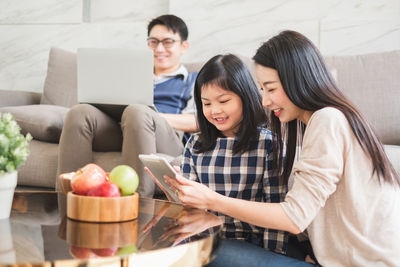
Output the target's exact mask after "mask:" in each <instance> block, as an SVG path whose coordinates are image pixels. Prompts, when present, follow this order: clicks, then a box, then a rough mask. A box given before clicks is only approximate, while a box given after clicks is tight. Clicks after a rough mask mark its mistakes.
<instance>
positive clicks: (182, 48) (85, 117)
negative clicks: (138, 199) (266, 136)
mask: <svg viewBox="0 0 400 267" xmlns="http://www.w3.org/2000/svg"><path fill="white" fill-rule="evenodd" d="M147 33H148V38H147V44H148V46H149V48H150V49H151V50H152V51H153V56H154V105H155V106H156V108H157V110H158V112H155V111H154V110H153V109H152V108H150V107H148V106H145V105H140V104H135V105H129V106H127V107H125V106H120V107H119V109H120V110H121V111H120V112H115V111H116V109H114V110H109V111H106V110H105V109H102V110H100V109H98V108H96V107H94V106H92V105H88V104H79V105H76V106H74V107H72V108H71V110H70V111H69V112H68V114H67V116H66V119H65V122H64V128H63V131H62V134H61V138H60V145H59V157H58V174H60V173H65V172H71V171H76V170H77V169H79V168H80V167H82V166H84V165H85V164H87V163H90V162H93V151H122V164H126V165H130V166H132V167H133V168H134V169H135V170H136V171H137V173H138V174H139V179H140V180H139V189H138V192H139V194H140V195H141V196H143V197H153V194H154V190H155V188H156V185H155V183H154V182H153V180H152V178H151V177H150V176H149V175H148V174H147V173H146V172H145V171H144V170H143V165H142V164H141V162H140V160H139V158H138V155H139V154H153V153H163V154H168V155H171V156H174V157H176V156H178V155H181V154H182V153H183V148H184V147H183V142H182V135H180V134H179V133H182V132H195V131H197V129H198V128H197V124H196V119H195V115H194V101H193V87H194V82H195V79H196V75H197V73H189V72H188V71H187V69H186V68H185V67H184V66H183V65H182V64H181V62H180V59H181V56H182V55H183V54H184V53H185V52H186V51H187V49H188V47H189V43H188V41H187V37H188V29H187V26H186V24H185V22H184V21H183V20H182V19H180V18H179V17H177V16H174V15H162V16H159V17H157V18H155V19H153V20H152V21H150V23H149V24H148V27H147ZM115 108H117V109H118V107H115ZM121 114H122V115H121Z"/></svg>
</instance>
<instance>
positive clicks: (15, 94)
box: [0, 90, 42, 107]
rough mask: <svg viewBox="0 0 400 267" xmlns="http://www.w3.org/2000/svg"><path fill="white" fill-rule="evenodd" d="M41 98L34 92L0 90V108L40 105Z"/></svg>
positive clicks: (39, 94)
mask: <svg viewBox="0 0 400 267" xmlns="http://www.w3.org/2000/svg"><path fill="white" fill-rule="evenodd" d="M41 96H42V94H41V93H36V92H27V91H15V90H0V107H9V106H23V105H35V104H40V98H41Z"/></svg>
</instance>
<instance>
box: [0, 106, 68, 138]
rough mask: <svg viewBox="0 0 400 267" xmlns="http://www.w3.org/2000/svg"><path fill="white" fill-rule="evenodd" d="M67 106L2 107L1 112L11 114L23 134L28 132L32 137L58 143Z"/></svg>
mask: <svg viewBox="0 0 400 267" xmlns="http://www.w3.org/2000/svg"><path fill="white" fill-rule="evenodd" d="M68 110H69V109H68V108H66V107H60V106H54V105H28V106H15V107H2V108H0V112H1V113H5V112H9V113H11V114H13V116H14V118H15V120H16V121H17V123H18V124H19V126H20V127H21V132H22V133H23V134H26V133H30V134H31V135H32V136H33V138H34V139H37V140H40V141H45V142H51V143H58V141H59V140H60V136H61V130H62V127H63V124H64V118H65V115H66V114H67V112H68Z"/></svg>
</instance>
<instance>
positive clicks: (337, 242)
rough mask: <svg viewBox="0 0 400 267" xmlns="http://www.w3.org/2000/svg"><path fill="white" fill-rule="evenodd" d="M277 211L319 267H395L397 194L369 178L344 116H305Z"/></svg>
mask: <svg viewBox="0 0 400 267" xmlns="http://www.w3.org/2000/svg"><path fill="white" fill-rule="evenodd" d="M293 176H294V184H293V187H292V189H291V190H290V191H289V193H288V194H287V196H286V199H285V202H283V203H281V205H282V208H283V209H284V211H285V212H286V214H287V215H288V216H289V217H290V219H291V220H292V221H293V222H294V223H295V224H296V225H297V226H298V227H299V228H300V229H301V230H305V229H307V231H308V234H309V238H310V241H311V244H312V246H313V249H314V253H315V256H316V258H317V259H318V261H319V263H320V264H322V265H323V266H400V190H399V188H397V189H395V187H393V186H391V185H389V184H387V183H383V184H382V185H380V184H379V182H378V179H377V177H376V175H372V165H371V163H370V159H369V158H368V157H367V155H366V154H365V153H364V151H363V150H362V148H361V146H360V145H359V143H358V142H357V140H356V138H355V136H354V134H353V132H352V131H351V128H350V125H349V123H348V121H347V120H346V118H345V116H344V114H343V113H342V112H340V111H339V110H337V109H334V108H324V109H321V110H319V111H316V112H314V114H313V115H312V116H311V118H310V120H309V122H308V124H307V128H306V131H305V135H304V140H303V145H302V151H301V153H300V157H299V160H298V162H296V164H295V165H294V168H293Z"/></svg>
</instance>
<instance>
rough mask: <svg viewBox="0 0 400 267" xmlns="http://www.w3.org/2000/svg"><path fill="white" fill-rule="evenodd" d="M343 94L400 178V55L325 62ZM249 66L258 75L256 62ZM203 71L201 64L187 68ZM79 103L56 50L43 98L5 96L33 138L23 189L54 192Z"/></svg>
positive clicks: (72, 71) (116, 155)
mask: <svg viewBox="0 0 400 267" xmlns="http://www.w3.org/2000/svg"><path fill="white" fill-rule="evenodd" d="M326 61H327V63H328V66H329V68H330V70H331V71H332V73H333V74H334V76H335V77H336V79H337V81H338V83H339V86H340V88H342V89H343V91H344V92H345V94H346V95H348V97H349V98H350V99H351V100H352V101H353V102H354V103H355V105H357V106H358V107H359V108H360V110H361V111H362V113H363V114H364V115H365V117H366V118H367V119H368V120H369V121H370V122H371V124H372V125H373V127H374V128H375V130H376V132H377V133H378V135H379V136H380V138H381V140H382V141H383V143H384V144H385V148H386V150H387V153H388V154H389V157H390V159H391V161H392V163H393V165H394V166H395V169H396V170H397V171H398V172H399V173H400V119H399V118H400V105H399V104H400V103H399V100H400V76H399V75H398V70H400V51H393V52H385V53H377V54H367V55H359V56H335V57H326ZM245 62H246V63H247V64H248V65H249V66H250V68H251V70H252V71H254V66H253V65H252V63H251V60H249V59H248V58H246V59H245ZM185 65H186V66H187V67H188V69H189V70H190V71H198V70H199V69H200V67H201V66H202V63H194V64H185ZM76 103H77V92H76V55H75V53H72V52H68V51H64V50H62V49H58V48H52V49H51V51H50V54H49V62H48V71H47V76H46V80H45V83H44V88H43V94H39V93H32V92H21V91H9V90H8V91H7V90H0V112H11V113H13V114H14V116H15V117H16V119H17V121H18V123H19V124H20V125H21V127H22V129H23V132H30V133H31V134H32V135H33V137H34V139H33V140H32V141H31V143H30V151H31V153H30V156H29V157H28V160H27V161H26V163H25V164H24V165H23V166H22V167H20V168H19V172H18V185H23V186H34V187H47V188H55V183H56V172H57V160H58V141H59V138H60V134H61V130H62V126H63V121H64V118H65V115H66V113H67V112H68V109H69V107H71V106H73V105H75V104H76ZM120 159H121V153H120V152H95V153H94V162H95V163H97V164H99V165H100V166H102V167H103V168H105V169H106V170H110V169H111V168H113V167H114V166H115V165H118V164H119V163H120Z"/></svg>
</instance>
